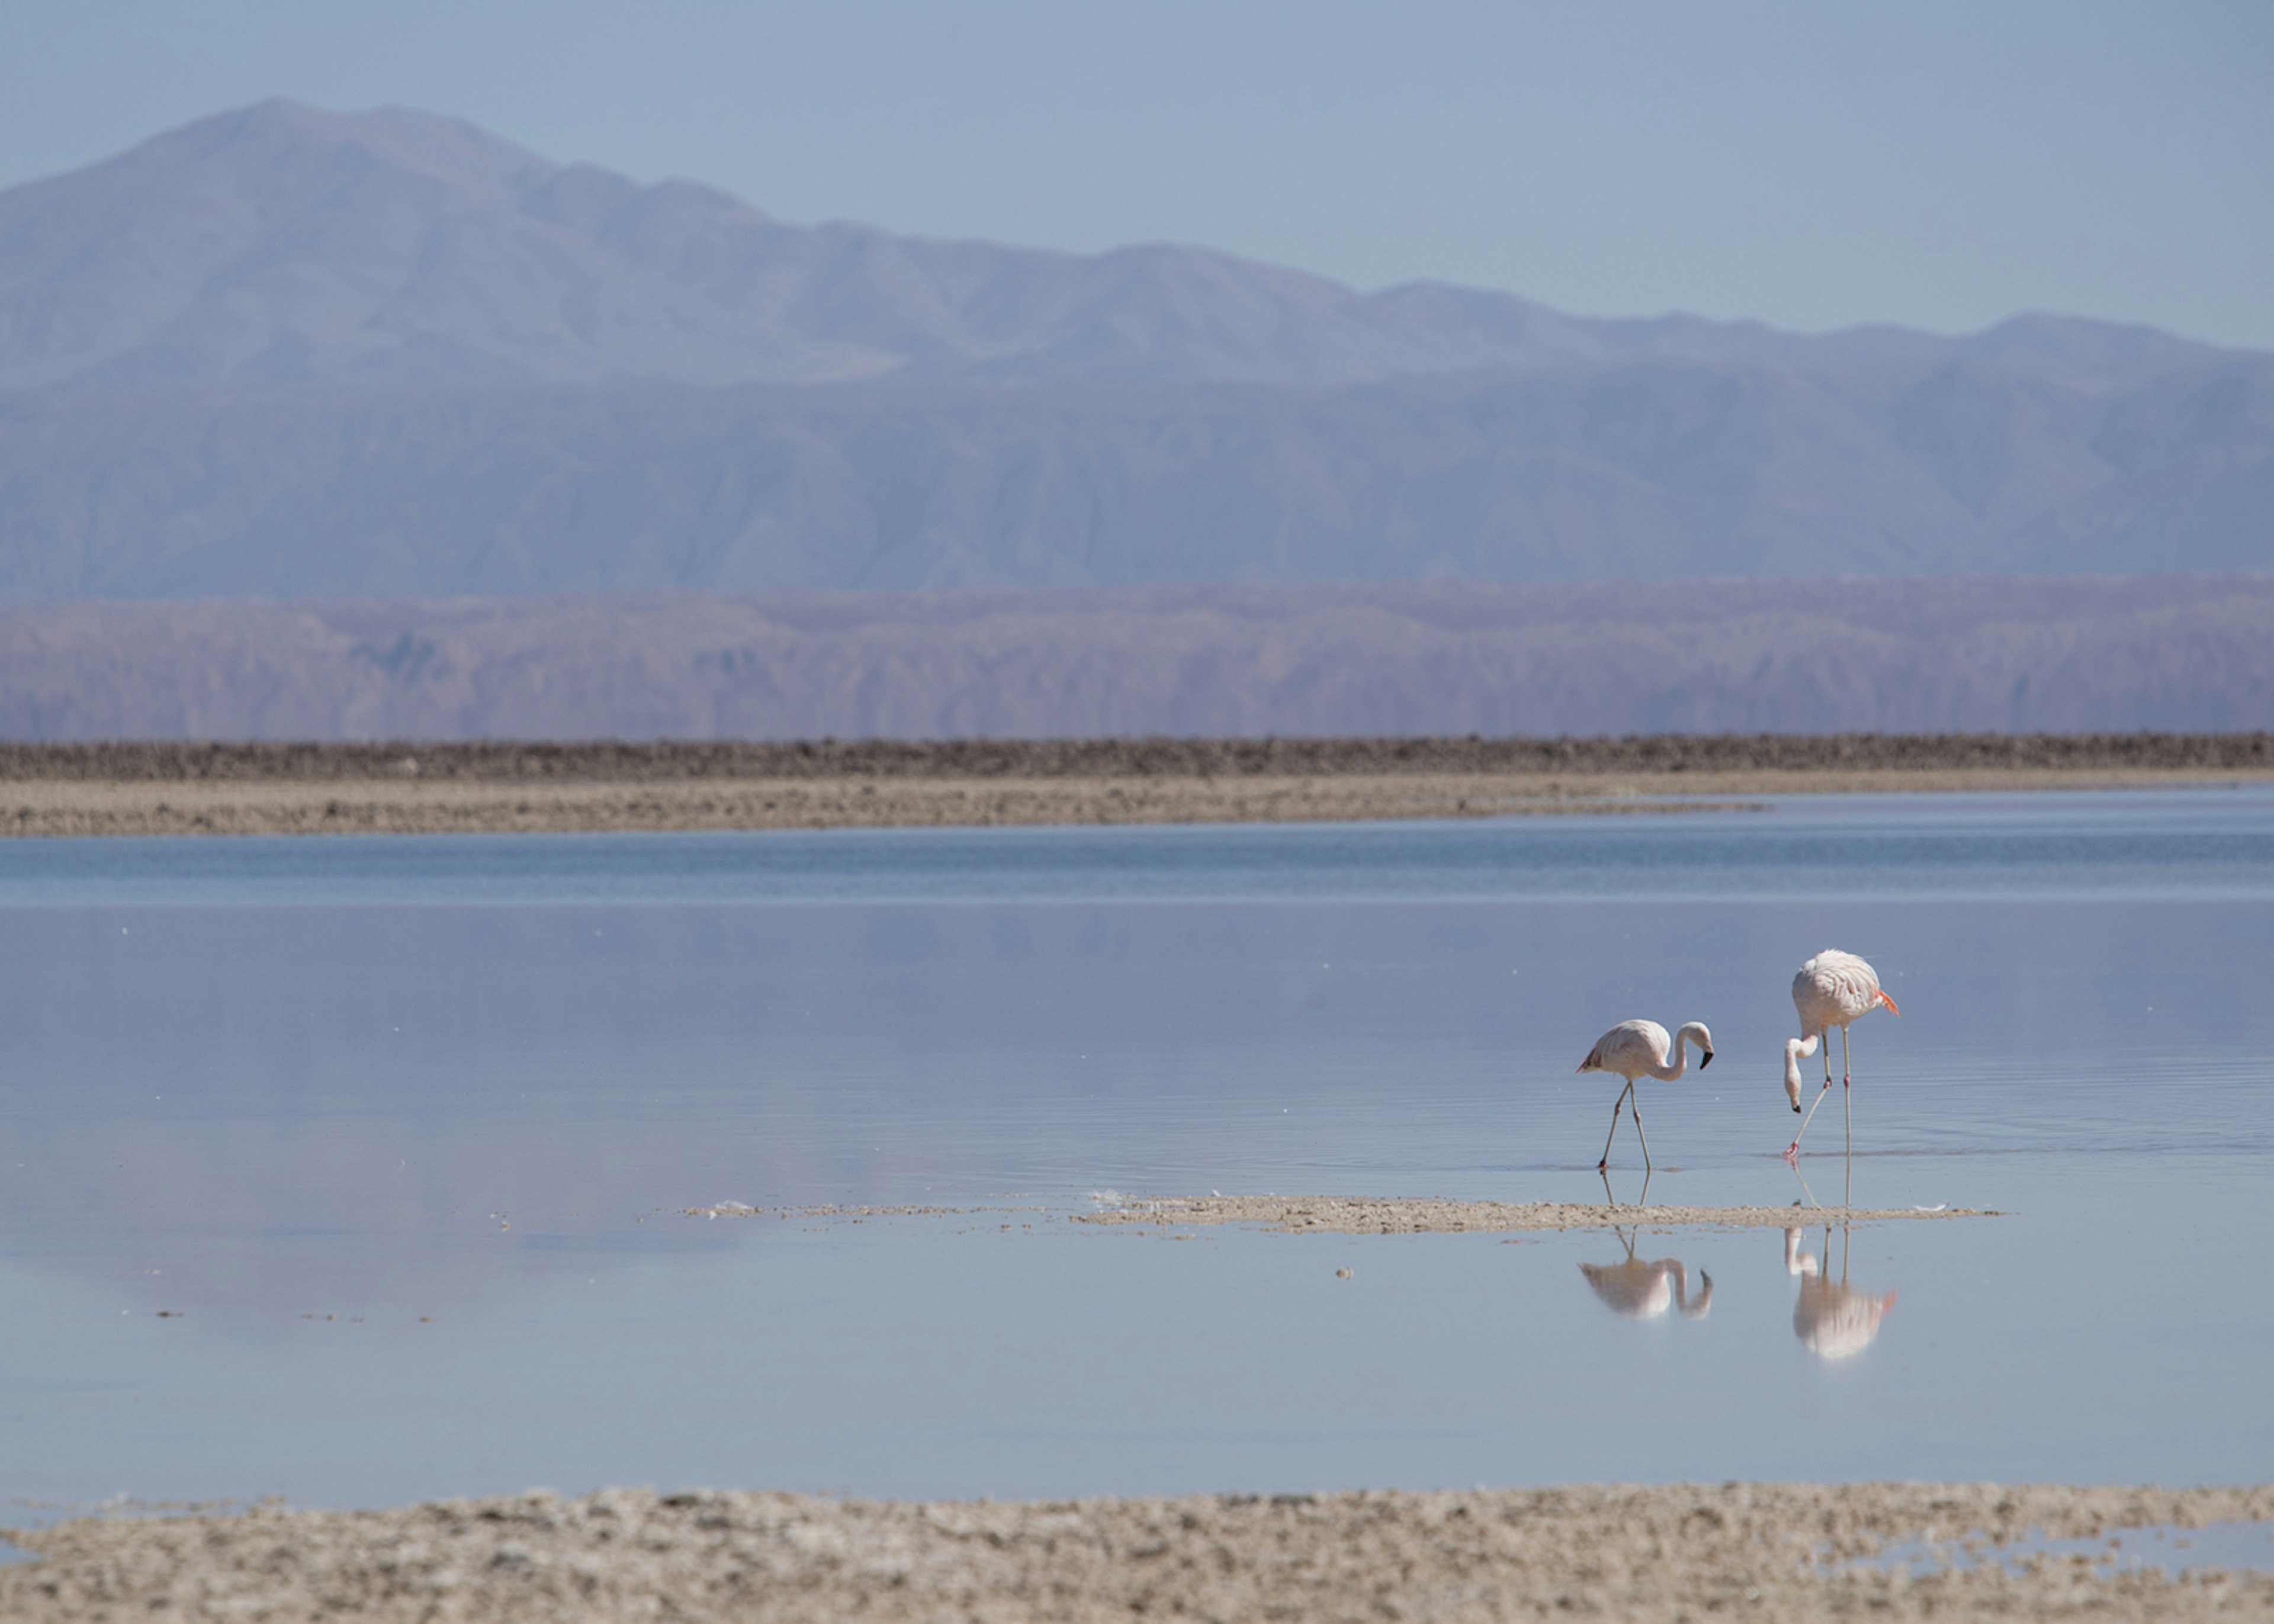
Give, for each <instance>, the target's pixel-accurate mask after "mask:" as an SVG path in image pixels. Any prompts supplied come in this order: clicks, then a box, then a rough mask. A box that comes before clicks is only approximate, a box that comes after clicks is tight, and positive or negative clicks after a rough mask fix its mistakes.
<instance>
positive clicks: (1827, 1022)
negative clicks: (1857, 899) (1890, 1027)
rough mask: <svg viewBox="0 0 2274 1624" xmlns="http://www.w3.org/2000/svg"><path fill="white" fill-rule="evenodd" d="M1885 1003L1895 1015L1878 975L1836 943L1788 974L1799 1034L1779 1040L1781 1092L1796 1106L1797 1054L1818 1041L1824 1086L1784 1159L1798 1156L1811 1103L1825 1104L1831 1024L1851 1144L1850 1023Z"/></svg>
mask: <svg viewBox="0 0 2274 1624" xmlns="http://www.w3.org/2000/svg"><path fill="white" fill-rule="evenodd" d="M1882 1004H1885V1005H1886V1007H1887V1009H1888V1010H1890V1011H1893V1012H1894V1013H1895V1014H1897V1015H1900V1014H1901V1013H1902V1011H1901V1010H1899V1009H1896V1008H1895V1001H1894V999H1893V998H1890V997H1889V996H1887V995H1886V993H1884V992H1882V991H1880V990H1879V972H1878V971H1877V970H1874V969H1873V968H1871V966H1870V965H1867V964H1865V963H1864V961H1863V960H1862V959H1858V958H1856V955H1855V954H1853V953H1843V952H1841V951H1840V950H1839V949H1838V948H1836V947H1827V948H1826V949H1825V950H1824V951H1822V952H1820V953H1818V954H1817V956H1816V957H1815V958H1813V959H1810V960H1809V961H1808V962H1807V963H1806V964H1804V965H1803V966H1800V974H1797V975H1796V976H1794V977H1793V978H1792V1006H1793V1008H1795V1009H1796V1010H1798V1011H1800V1035H1799V1036H1798V1037H1796V1038H1787V1039H1786V1040H1785V1041H1784V1092H1785V1097H1786V1098H1787V1099H1788V1100H1790V1101H1792V1109H1794V1110H1796V1111H1797V1110H1798V1109H1800V1057H1801V1056H1803V1055H1812V1054H1814V1053H1815V1052H1816V1046H1817V1045H1818V1043H1822V1044H1823V1045H1824V1086H1823V1088H1822V1089H1820V1090H1819V1091H1818V1094H1817V1096H1816V1103H1815V1104H1814V1105H1811V1106H1810V1107H1809V1108H1808V1115H1807V1116H1803V1117H1802V1118H1801V1119H1800V1133H1796V1134H1794V1135H1793V1136H1792V1143H1791V1144H1789V1145H1788V1146H1786V1147H1785V1152H1784V1159H1785V1160H1786V1161H1787V1162H1797V1161H1798V1160H1799V1159H1800V1134H1801V1133H1805V1132H1808V1124H1809V1123H1810V1122H1811V1121H1812V1120H1813V1119H1814V1118H1815V1116H1816V1107H1817V1106H1818V1105H1821V1104H1823V1103H1824V1096H1825V1094H1829V1093H1830V1092H1831V1090H1832V1041H1831V1039H1830V1038H1829V1036H1827V1035H1826V1034H1828V1033H1829V1032H1830V1031H1831V1029H1832V1028H1833V1027H1834V1026H1837V1027H1839V1028H1840V1071H1841V1077H1840V1086H1841V1099H1842V1100H1843V1101H1846V1103H1847V1107H1848V1148H1849V1151H1851V1152H1852V1151H1853V1150H1854V1149H1855V1148H1856V1102H1855V1100H1854V1099H1853V1097H1852V1096H1851V1095H1850V1094H1849V1092H1848V1090H1849V1089H1850V1088H1851V1087H1852V1086H1853V1077H1852V1074H1851V1072H1850V1068H1849V1057H1848V1026H1849V1022H1851V1021H1854V1020H1856V1019H1859V1018H1860V1017H1862V1016H1864V1015H1868V1014H1870V1013H1871V1011H1873V1010H1875V1009H1878V1008H1879V1006H1880V1005H1882Z"/></svg>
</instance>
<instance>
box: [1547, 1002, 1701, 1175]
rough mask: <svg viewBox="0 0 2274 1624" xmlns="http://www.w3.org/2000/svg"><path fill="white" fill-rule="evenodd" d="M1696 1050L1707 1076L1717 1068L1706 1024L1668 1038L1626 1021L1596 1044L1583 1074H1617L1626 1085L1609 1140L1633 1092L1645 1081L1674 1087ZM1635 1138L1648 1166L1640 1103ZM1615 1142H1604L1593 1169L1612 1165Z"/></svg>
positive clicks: (1650, 1025)
mask: <svg viewBox="0 0 2274 1624" xmlns="http://www.w3.org/2000/svg"><path fill="white" fill-rule="evenodd" d="M1692 1043H1695V1044H1697V1045H1698V1070H1699V1071H1704V1070H1705V1069H1706V1067H1707V1066H1709V1065H1712V1064H1713V1034H1712V1033H1711V1032H1709V1031H1707V1030H1706V1023H1705V1022H1704V1021H1702V1020H1693V1021H1690V1022H1689V1023H1688V1024H1687V1025H1685V1026H1683V1027H1682V1028H1681V1029H1680V1030H1679V1031H1677V1032H1675V1034H1674V1035H1673V1036H1672V1037H1671V1038H1669V1037H1668V1036H1667V1034H1666V1028H1665V1027H1663V1026H1660V1025H1659V1024H1658V1023H1657V1022H1656V1021H1654V1020H1623V1021H1621V1022H1620V1023H1619V1024H1618V1025H1617V1026H1613V1027H1612V1028H1611V1029H1610V1030H1609V1031H1608V1032H1606V1033H1605V1034H1603V1035H1602V1036H1601V1037H1600V1038H1597V1039H1596V1040H1595V1047H1594V1048H1593V1049H1589V1050H1588V1051H1587V1057H1586V1058H1585V1060H1582V1061H1581V1062H1580V1063H1579V1070H1580V1071H1614V1072H1616V1073H1617V1074H1618V1075H1619V1076H1621V1077H1623V1078H1625V1079H1627V1086H1626V1087H1625V1088H1623V1090H1621V1091H1620V1094H1619V1097H1618V1101H1617V1102H1616V1103H1615V1104H1614V1105H1613V1106H1612V1107H1611V1139H1616V1138H1617V1137H1618V1132H1619V1111H1620V1109H1621V1108H1623V1106H1624V1105H1625V1104H1626V1102H1627V1096H1628V1095H1629V1094H1632V1093H1633V1092H1634V1086H1635V1085H1636V1084H1637V1083H1638V1082H1639V1081H1641V1080H1642V1079H1644V1078H1645V1077H1649V1078H1655V1079H1658V1080H1659V1081H1660V1082H1661V1083H1670V1082H1672V1081H1674V1079H1676V1078H1677V1077H1680V1076H1681V1075H1682V1074H1683V1072H1685V1071H1688V1070H1689V1069H1690V1044H1692ZM1635 1137H1636V1138H1638V1139H1642V1161H1643V1165H1644V1166H1645V1167H1648V1166H1649V1165H1650V1164H1651V1163H1650V1140H1649V1139H1646V1138H1645V1137H1644V1136H1643V1131H1642V1103H1641V1101H1639V1100H1638V1101H1636V1103H1635ZM1610 1162H1611V1142H1610V1139H1605V1140H1604V1141H1603V1159H1602V1160H1601V1161H1600V1162H1597V1163H1595V1169H1596V1170H1597V1171H1598V1172H1600V1171H1601V1170H1602V1169H1604V1168H1607V1167H1608V1166H1609V1165H1610Z"/></svg>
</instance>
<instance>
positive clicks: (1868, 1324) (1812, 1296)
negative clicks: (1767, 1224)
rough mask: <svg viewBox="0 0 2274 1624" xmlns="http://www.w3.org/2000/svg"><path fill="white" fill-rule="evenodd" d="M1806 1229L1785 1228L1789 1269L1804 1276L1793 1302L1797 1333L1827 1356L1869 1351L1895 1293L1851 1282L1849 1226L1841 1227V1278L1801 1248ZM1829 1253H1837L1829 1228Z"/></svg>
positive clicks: (1813, 1349) (1826, 1237) (1806, 1344)
mask: <svg viewBox="0 0 2274 1624" xmlns="http://www.w3.org/2000/svg"><path fill="white" fill-rule="evenodd" d="M1800 1236H1801V1232H1800V1231H1799V1230H1798V1229H1787V1230H1786V1231H1785V1232H1784V1272H1785V1273H1786V1274H1794V1275H1797V1276H1798V1277H1799V1279H1800V1296H1799V1297H1798V1298H1796V1300H1795V1301H1794V1303H1793V1305H1792V1334H1793V1335H1795V1336H1797V1337H1798V1338H1800V1341H1801V1345H1802V1346H1803V1347H1805V1348H1806V1349H1807V1350H1809V1351H1810V1352H1811V1353H1812V1354H1815V1355H1816V1356H1817V1357H1818V1358H1822V1359H1846V1358H1852V1357H1854V1356H1855V1355H1856V1354H1859V1353H1861V1352H1863V1351H1864V1349H1866V1348H1868V1347H1870V1346H1871V1341H1872V1339H1873V1338H1874V1337H1876V1336H1878V1335H1879V1321H1880V1320H1882V1319H1886V1317H1887V1312H1888V1311H1889V1310H1890V1309H1892V1308H1894V1305H1895V1295H1896V1294H1895V1293H1894V1292H1893V1291H1890V1292H1888V1293H1887V1295H1886V1296H1885V1297H1873V1296H1872V1295H1871V1293H1869V1292H1868V1291H1859V1290H1857V1289H1856V1288H1855V1287H1853V1286H1851V1285H1849V1283H1848V1265H1847V1262H1846V1246H1847V1239H1848V1231H1847V1230H1846V1229H1844V1228H1843V1229H1841V1231H1840V1236H1841V1249H1842V1255H1841V1265H1840V1279H1839V1281H1838V1282H1837V1283H1836V1284H1835V1283H1834V1282H1833V1281H1831V1280H1830V1279H1828V1278H1826V1275H1825V1274H1824V1272H1823V1266H1822V1265H1821V1264H1819V1263H1818V1261H1817V1259H1816V1255H1815V1254H1814V1253H1813V1252H1803V1251H1802V1250H1801V1249H1800ZM1824 1255H1825V1257H1826V1259H1829V1258H1830V1257H1831V1255H1832V1232H1831V1231H1830V1230H1829V1229H1826V1231H1825V1232H1824Z"/></svg>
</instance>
